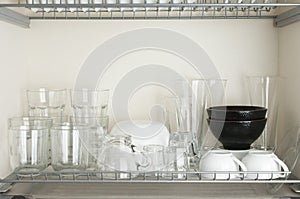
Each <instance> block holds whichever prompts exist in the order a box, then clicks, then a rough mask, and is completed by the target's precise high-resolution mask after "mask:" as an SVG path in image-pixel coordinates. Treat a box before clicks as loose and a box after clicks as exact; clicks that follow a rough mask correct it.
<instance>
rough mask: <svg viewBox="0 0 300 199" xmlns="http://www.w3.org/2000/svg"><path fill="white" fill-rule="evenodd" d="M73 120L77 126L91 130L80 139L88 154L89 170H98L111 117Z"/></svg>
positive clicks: (77, 118) (82, 134) (81, 135)
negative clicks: (98, 161) (99, 156)
mask: <svg viewBox="0 0 300 199" xmlns="http://www.w3.org/2000/svg"><path fill="white" fill-rule="evenodd" d="M71 119H72V122H73V123H74V124H75V125H79V126H87V127H89V128H90V131H89V133H87V134H85V133H80V139H81V142H82V144H83V146H84V148H85V150H86V151H87V152H88V166H87V170H96V169H97V168H98V163H97V158H98V153H99V151H101V150H102V148H103V140H104V136H105V135H106V134H107V128H108V122H109V117H108V116H99V117H71Z"/></svg>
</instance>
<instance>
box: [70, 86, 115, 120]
mask: <svg viewBox="0 0 300 199" xmlns="http://www.w3.org/2000/svg"><path fill="white" fill-rule="evenodd" d="M108 97H109V90H88V89H82V90H73V91H72V92H71V103H72V108H73V115H74V116H75V117H97V116H103V115H106V114H107V106H108Z"/></svg>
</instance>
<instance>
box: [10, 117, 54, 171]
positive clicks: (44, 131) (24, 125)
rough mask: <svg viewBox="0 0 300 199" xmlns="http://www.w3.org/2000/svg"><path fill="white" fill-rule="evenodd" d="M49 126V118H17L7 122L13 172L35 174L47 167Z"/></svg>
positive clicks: (50, 121)
mask: <svg viewBox="0 0 300 199" xmlns="http://www.w3.org/2000/svg"><path fill="white" fill-rule="evenodd" d="M51 125H52V120H51V119H49V118H38V117H17V118H10V119H9V120H8V129H9V133H10V136H9V137H10V155H11V166H12V167H13V168H14V169H15V172H17V173H19V174H21V173H24V174H26V173H28V172H29V173H37V172H39V171H41V170H43V169H45V168H46V167H47V166H48V155H49V153H48V149H49V148H48V146H49V129H50V127H51Z"/></svg>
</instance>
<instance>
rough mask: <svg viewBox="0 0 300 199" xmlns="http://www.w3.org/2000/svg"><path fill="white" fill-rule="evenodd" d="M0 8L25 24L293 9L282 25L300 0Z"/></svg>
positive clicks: (253, 14) (12, 4)
mask: <svg viewBox="0 0 300 199" xmlns="http://www.w3.org/2000/svg"><path fill="white" fill-rule="evenodd" d="M101 2H102V3H101ZM0 8H3V9H7V8H12V9H13V10H14V11H13V12H10V13H9V15H5V18H4V17H1V15H0V19H1V18H2V20H6V21H13V22H14V23H15V24H20V26H23V27H28V26H29V23H28V24H27V23H26V24H25V25H24V21H25V22H26V21H28V20H30V19H51V20H59V19H60V20H73V19H84V20H90V19H94V20H101V19H122V20H124V19H142V20H147V19H151V20H152V19H155V20H157V19H266V18H269V19H276V18H277V16H278V15H280V14H281V13H282V12H283V11H287V10H293V11H292V14H293V17H289V16H290V14H286V15H280V22H278V20H277V21H275V23H274V24H275V25H276V26H277V24H278V26H282V24H289V23H291V22H294V21H296V20H298V19H299V16H300V11H299V9H296V8H300V0H285V1H284V2H281V1H278V0H15V1H13V0H11V1H2V2H0ZM295 10H296V11H295ZM15 11H17V12H15ZM19 11H20V12H19ZM288 12H289V11H288ZM6 13H8V12H6ZM20 13H22V14H23V16H24V17H20ZM21 18H22V21H20V23H18V21H16V19H21ZM10 19H11V20H10ZM283 21H284V23H283ZM277 22H278V23H277Z"/></svg>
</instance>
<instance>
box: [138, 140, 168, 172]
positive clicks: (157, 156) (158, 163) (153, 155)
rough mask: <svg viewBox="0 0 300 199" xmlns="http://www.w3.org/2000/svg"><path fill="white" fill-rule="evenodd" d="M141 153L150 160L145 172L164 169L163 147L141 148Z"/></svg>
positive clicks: (150, 146)
mask: <svg viewBox="0 0 300 199" xmlns="http://www.w3.org/2000/svg"><path fill="white" fill-rule="evenodd" d="M143 151H144V153H145V155H146V156H147V157H148V158H149V159H150V165H149V166H148V167H147V171H161V170H164V169H165V168H164V167H165V159H164V146H162V145H152V144H151V145H146V146H144V147H143Z"/></svg>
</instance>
